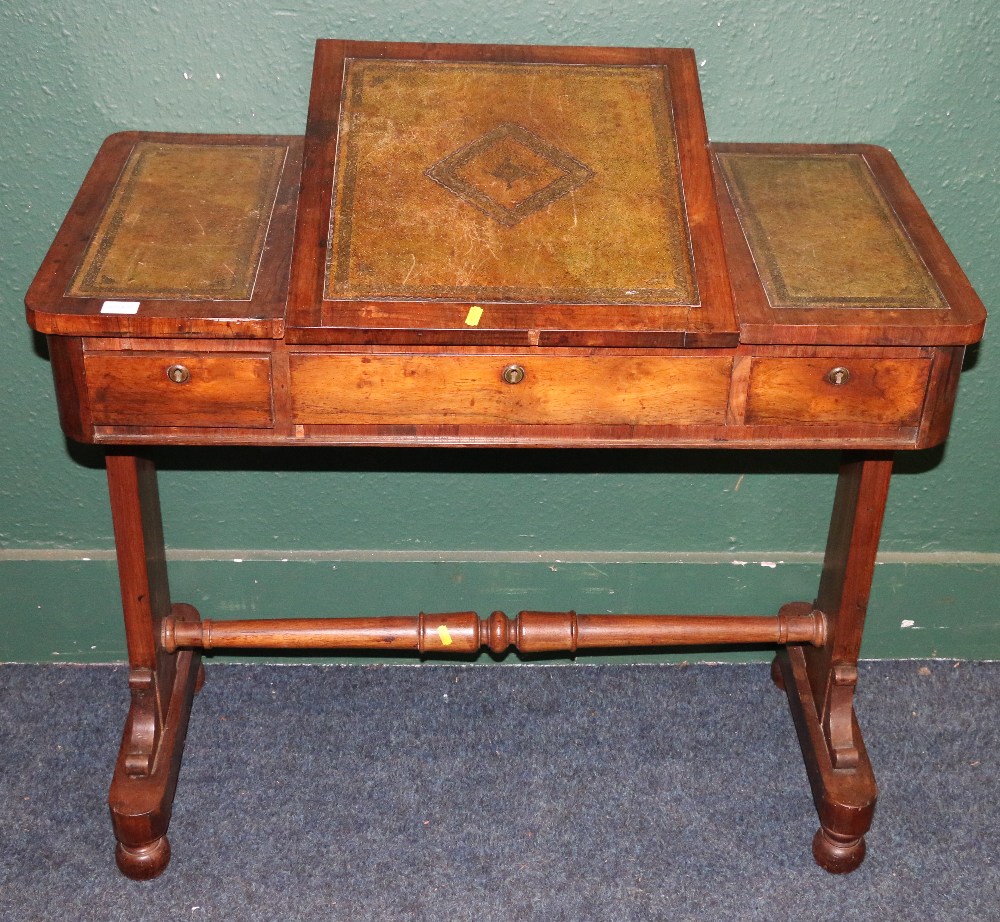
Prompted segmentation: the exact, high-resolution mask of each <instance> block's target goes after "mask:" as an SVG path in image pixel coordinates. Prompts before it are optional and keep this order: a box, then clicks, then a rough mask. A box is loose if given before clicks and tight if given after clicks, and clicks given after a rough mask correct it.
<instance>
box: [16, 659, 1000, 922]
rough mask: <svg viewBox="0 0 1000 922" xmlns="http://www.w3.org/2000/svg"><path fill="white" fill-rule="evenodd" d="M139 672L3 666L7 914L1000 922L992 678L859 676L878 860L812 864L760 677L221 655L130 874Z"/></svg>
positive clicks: (785, 718)
mask: <svg viewBox="0 0 1000 922" xmlns="http://www.w3.org/2000/svg"><path fill="white" fill-rule="evenodd" d="M126 702H127V693H126V685H125V671H124V668H123V667H93V666H88V667H68V666H0V759H2V763H0V919H3V920H15V919H17V920H21V919H30V920H47V919H72V920H81V922H85V920H101V922H108V920H119V919H120V920H130V922H134V920H143V919H150V920H153V919H157V920H174V919H191V920H196V922H197V920H223V919H224V920H243V919H246V920H257V919H262V920H269V922H275V920H286V919H288V920H295V919H324V920H342V919H343V920H397V919H398V920H403V919H406V920H411V919H412V920H423V919H428V920H456V922H457V920H508V919H515V920H536V919H537V920H547V922H548V920H553V922H555V920H574V922H583V920H602V922H603V920H645V919H658V920H659V919H662V920H671V922H674V920H676V922H682V920H704V919H711V920H729V919H734V920H735V919H738V920H747V922H750V920H768V922H781V920H789V922H791V920H811V919H837V920H841V922H848V920H889V919H905V920H928V919H933V920H937V919H945V920H951V919H954V920H997V919H1000V867H998V864H1000V772H998V764H997V763H998V759H997V757H998V754H1000V719H998V718H1000V664H996V663H968V662H963V663H961V664H957V665H956V664H953V663H943V662H928V663H922V662H920V663H918V662H892V663H889V662H879V663H866V664H863V665H862V668H861V680H860V688H859V693H858V704H857V707H858V712H859V718H860V720H861V725H862V727H863V729H864V731H865V737H866V741H867V743H868V748H869V753H870V755H871V759H872V763H873V764H874V767H875V772H876V777H877V778H878V780H879V785H880V790H881V796H880V801H879V807H878V809H877V811H876V816H875V822H874V824H873V828H872V831H871V832H870V833H869V836H868V858H867V859H866V861H865V863H864V864H863V865H862V866H861V868H860V869H859V870H858V871H856V872H855V873H853V874H851V875H848V876H846V877H834V876H831V875H828V874H827V873H825V872H824V871H822V870H820V869H819V868H818V867H816V865H815V864H814V863H813V860H812V856H811V853H810V842H811V839H812V835H813V832H814V831H815V829H816V817H815V812H814V809H813V806H812V802H811V798H810V794H809V788H808V783H807V781H806V777H805V770H804V768H803V765H802V761H801V757H800V755H799V751H798V745H797V742H796V739H795V733H794V730H793V727H792V723H791V718H790V717H789V715H788V713H787V706H786V703H785V700H784V696H783V695H782V694H780V693H779V692H777V691H776V690H775V689H774V688H773V686H772V685H771V683H770V681H769V679H768V675H767V669H766V667H762V666H690V667H678V666H622V665H608V666H538V665H533V666H511V667H496V666H472V667H461V666H444V665H432V666H420V667H413V666H377V665H370V666H315V665H305V666H233V665H216V664H210V665H209V666H208V682H207V684H206V686H205V688H204V690H203V692H202V693H201V695H200V696H199V697H198V698H197V699H196V701H195V710H194V714H193V716H192V720H191V727H190V731H189V736H188V746H187V752H186V755H185V760H184V766H183V769H182V771H181V778H180V784H179V786H178V792H177V801H176V804H175V810H174V817H173V821H172V824H171V828H170V840H171V844H172V846H173V860H172V862H171V865H170V866H169V867H168V868H167V871H166V873H165V874H164V875H163V876H162V877H161V878H159V879H157V880H154V881H151V882H146V883H136V882H133V881H129V880H126V879H125V878H123V877H122V876H120V875H119V873H118V871H117V869H116V868H115V865H114V860H113V857H112V851H113V839H112V836H111V830H110V821H109V819H108V815H107V807H106V803H105V800H106V796H107V785H108V782H109V780H110V776H111V769H112V764H113V761H114V757H115V754H116V752H117V747H118V741H119V734H120V728H121V723H122V720H123V717H124V711H125V706H126Z"/></svg>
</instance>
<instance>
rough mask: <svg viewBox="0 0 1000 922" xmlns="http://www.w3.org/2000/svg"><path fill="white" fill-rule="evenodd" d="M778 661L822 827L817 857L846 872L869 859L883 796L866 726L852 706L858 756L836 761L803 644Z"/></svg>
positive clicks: (787, 650) (782, 652)
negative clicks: (869, 839)
mask: <svg viewBox="0 0 1000 922" xmlns="http://www.w3.org/2000/svg"><path fill="white" fill-rule="evenodd" d="M776 662H777V663H778V669H779V671H780V674H781V677H782V679H783V681H784V685H785V693H786V695H787V696H788V704H789V709H790V710H791V712H792V719H793V721H794V723H795V730H796V732H797V734H798V737H799V745H800V746H801V748H802V758H803V761H804V762H805V766H806V773H807V775H808V776H809V784H810V786H811V788H812V795H813V802H814V803H815V805H816V812H817V814H818V815H819V821H820V825H821V829H820V831H819V833H817V835H816V837H815V839H814V840H813V856H814V857H815V859H816V862H817V864H819V866H820V867H822V868H825V869H826V870H827V871H830V872H831V873H833V874H846V873H847V872H848V871H853V870H854V869H855V868H856V867H857V866H858V865H859V864H861V862H862V860H863V859H864V857H865V841H864V835H865V833H866V832H867V831H868V827H869V826H870V825H871V821H872V816H873V814H874V812H875V801H876V798H877V797H878V788H877V787H876V785H875V775H874V774H873V772H872V767H871V762H869V761H868V753H867V751H866V750H865V744H864V740H863V739H862V737H861V730H860V728H859V727H858V723H857V720H856V719H855V718H854V711H853V708H852V709H851V711H850V733H851V737H850V738H851V739H852V740H853V742H854V746H855V749H856V752H857V759H856V761H854V764H852V765H850V766H844V765H837V764H835V753H834V752H832V751H831V749H830V745H829V742H828V740H827V736H826V732H825V730H824V727H823V724H822V722H821V721H820V717H819V711H818V708H817V705H816V700H815V698H814V696H813V693H812V686H811V684H810V681H809V676H808V673H807V668H806V660H805V655H804V652H803V649H802V647H801V646H796V645H793V646H789V647H786V648H784V649H782V650H779V651H778V655H777V657H776Z"/></svg>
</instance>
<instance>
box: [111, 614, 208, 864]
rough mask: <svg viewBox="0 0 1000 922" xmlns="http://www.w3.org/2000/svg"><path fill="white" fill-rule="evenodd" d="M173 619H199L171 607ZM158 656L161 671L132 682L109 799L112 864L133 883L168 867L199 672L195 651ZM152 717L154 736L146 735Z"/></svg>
mask: <svg viewBox="0 0 1000 922" xmlns="http://www.w3.org/2000/svg"><path fill="white" fill-rule="evenodd" d="M174 614H175V616H177V617H179V618H181V619H183V620H185V621H187V620H190V619H194V618H197V612H195V611H194V609H193V608H191V607H190V606H183V605H175V606H174ZM158 656H159V657H160V659H161V664H160V667H161V668H158V669H157V670H156V671H155V672H154V671H152V670H136V672H139V673H141V674H140V676H139V678H140V680H141V681H139V682H137V683H132V682H130V685H131V686H132V706H131V707H130V709H129V716H128V718H127V720H126V722H125V732H124V734H123V737H122V745H121V749H120V750H119V753H118V761H117V762H116V764H115V773H114V777H113V778H112V781H111V792H110V794H109V796H108V806H109V807H110V810H111V822H112V825H113V826H114V832H115V838H116V839H117V843H118V844H117V848H116V850H115V858H116V861H117V863H118V867H119V868H120V869H121V871H122V873H123V874H125V875H126V876H128V877H131V878H133V879H134V880H148V879H149V878H151V877H156V876H157V875H158V874H161V873H162V872H163V870H164V868H166V866H167V863H168V862H169V861H170V845H169V843H168V842H167V838H166V833H167V826H168V825H169V824H170V814H171V811H172V809H173V802H174V791H175V790H176V788H177V776H178V774H179V773H180V767H181V756H182V754H183V752H184V738H185V736H186V734H187V726H188V719H189V717H190V715H191V702H192V700H193V698H194V694H195V686H196V684H197V682H198V676H199V673H200V672H201V654H200V652H198V651H191V650H185V651H183V652H180V653H177V654H175V655H173V656H168V654H165V653H163V652H160V653H159V654H158ZM154 702H155V703H156V709H155V711H154V710H153V708H152V703H154ZM154 714H155V717H156V719H155V732H153V730H149V729H148V728H150V727H152V726H153V725H154V718H153V716H152V715H154ZM143 728H146V729H147V730H148V732H146V731H144V730H143ZM140 743H141V744H142V745H141V746H140V745H139V744H140Z"/></svg>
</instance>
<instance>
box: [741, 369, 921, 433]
mask: <svg viewBox="0 0 1000 922" xmlns="http://www.w3.org/2000/svg"><path fill="white" fill-rule="evenodd" d="M930 370H931V362H930V359H920V358H913V359H851V358H845V359H844V360H843V361H840V360H838V359H828V358H808V359H800V358H791V359H786V358H755V359H754V360H753V363H752V366H751V370H750V391H749V396H748V400H747V412H746V421H747V423H750V424H755V423H756V424H763V423H799V424H807V425H808V424H810V423H816V424H830V423H861V424H872V425H885V426H915V425H917V424H918V423H919V422H920V414H921V411H922V409H923V404H924V395H925V393H926V390H927V379H928V376H929V375H930Z"/></svg>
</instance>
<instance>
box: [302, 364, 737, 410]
mask: <svg viewBox="0 0 1000 922" xmlns="http://www.w3.org/2000/svg"><path fill="white" fill-rule="evenodd" d="M731 370H732V360H731V359H730V358H729V357H728V356H653V357H649V356H630V355H581V356H553V355H539V354H534V353H532V354H530V355H505V354H501V355H463V354H454V355H449V354H444V355H441V354H436V355H412V354H398V353H393V354H363V355H358V354H350V355H347V354H338V353H297V354H293V355H291V356H290V357H289V371H290V383H291V401H292V417H293V421H294V422H295V423H304V424H308V423H314V424H338V423H340V424H360V425H365V424H377V423H383V424H412V425H420V424H425V425H434V424H441V423H442V422H446V423H456V424H458V423H469V424H490V423H519V424H529V425H530V424H550V425H558V424H573V423H585V424H590V425H657V424H661V425H663V424H670V423H721V422H724V421H725V416H726V403H727V400H728V395H729V376H730V372H731Z"/></svg>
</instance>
